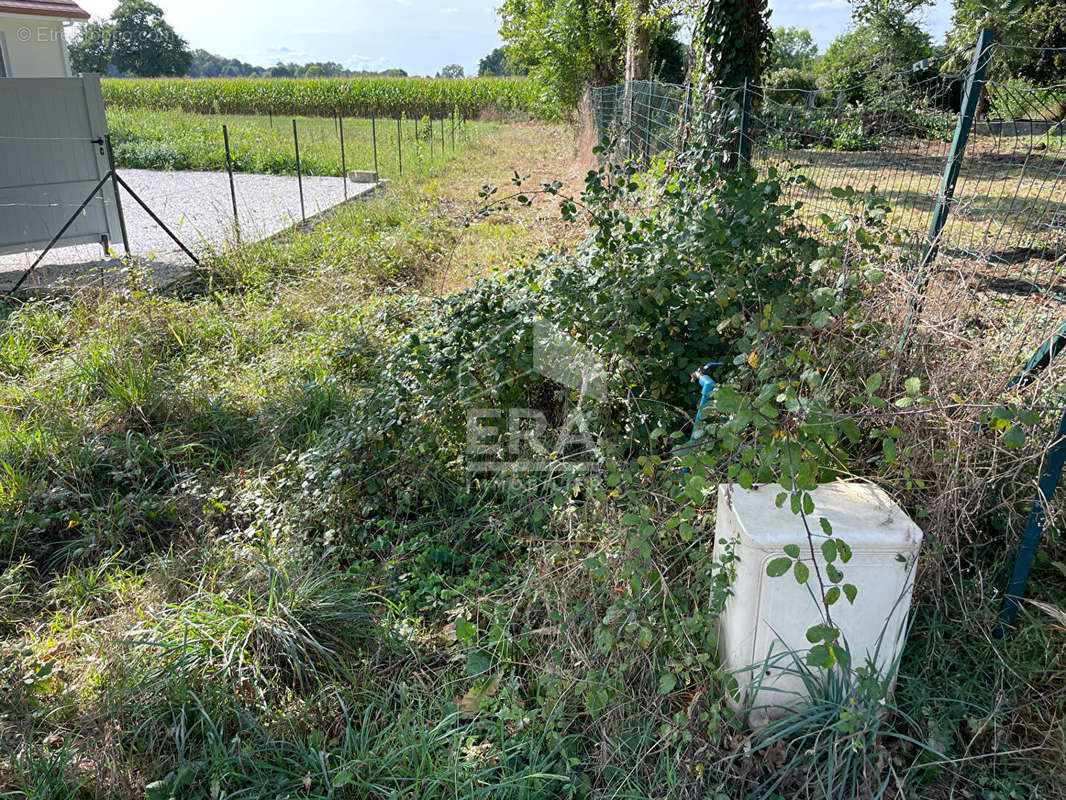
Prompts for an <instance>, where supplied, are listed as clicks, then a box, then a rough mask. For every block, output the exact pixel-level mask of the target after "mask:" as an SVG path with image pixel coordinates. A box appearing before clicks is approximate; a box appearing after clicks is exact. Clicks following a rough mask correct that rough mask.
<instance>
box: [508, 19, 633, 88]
mask: <svg viewBox="0 0 1066 800" xmlns="http://www.w3.org/2000/svg"><path fill="white" fill-rule="evenodd" d="M499 13H500V20H501V24H500V35H501V36H502V37H503V39H504V41H505V42H506V44H507V48H508V51H509V54H510V56H511V58H512V59H513V60H514V61H515V62H516V63H517V64H519V65H521V66H524V67H526V68H527V69H528V70H529V74H530V76H531V77H532V79H533V80H534V81H536V82H537V84H539V85H540V87H541V89H542V91H543V93H544V96H545V101H546V102H547V103H548V104H553V105H561V106H573V105H575V104H576V103H577V101H578V98H579V97H580V96H581V92H582V90H583V88H584V86H585V84H586V83H591V84H593V85H594V86H607V85H609V84H612V83H615V82H616V81H617V80H618V79H619V77H620V73H621V66H622V55H623V52H624V46H625V40H626V32H625V25H624V21H623V20H622V19H621V16H620V14H619V13H618V5H617V4H616V3H615V2H614V1H613V0H503V5H501V6H500V9H499Z"/></svg>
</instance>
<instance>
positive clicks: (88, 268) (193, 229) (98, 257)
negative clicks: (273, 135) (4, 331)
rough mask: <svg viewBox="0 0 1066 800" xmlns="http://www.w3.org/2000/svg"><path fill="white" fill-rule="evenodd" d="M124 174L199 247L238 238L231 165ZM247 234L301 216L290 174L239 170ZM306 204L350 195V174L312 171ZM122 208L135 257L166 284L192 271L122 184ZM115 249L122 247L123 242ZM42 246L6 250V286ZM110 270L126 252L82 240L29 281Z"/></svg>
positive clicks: (54, 254)
mask: <svg viewBox="0 0 1066 800" xmlns="http://www.w3.org/2000/svg"><path fill="white" fill-rule="evenodd" d="M121 175H122V177H123V178H125V180H126V182H127V183H129V185H130V186H131V187H133V190H134V191H135V192H137V194H138V195H140V197H141V199H143V200H144V201H145V202H146V203H147V204H148V206H149V207H150V208H151V209H152V210H153V211H154V212H155V213H156V214H157V215H158V216H159V218H160V219H162V220H163V221H164V222H165V223H166V224H167V226H168V227H170V229H171V230H172V231H174V233H175V234H177V235H178V237H179V238H180V239H181V240H182V241H183V242H184V243H185V245H186V246H187V247H188V248H189V249H190V250H192V251H193V252H194V253H199V252H201V251H202V250H203V249H204V248H205V246H209V245H221V244H225V243H226V242H229V241H232V240H233V238H234V227H233V204H232V201H231V199H230V190H229V178H228V176H227V175H226V173H224V172H157V171H154V170H143V169H124V170H121ZM234 181H235V183H236V188H237V210H238V213H239V215H240V223H241V237H242V239H243V240H244V241H254V240H259V239H264V238H267V237H269V236H273V235H274V234H276V233H279V232H281V231H283V230H286V229H288V228H291V227H292V226H293V225H296V224H298V223H299V222H300V221H301V215H300V193H299V187H298V184H297V180H296V178H294V177H289V176H284V175H242V174H238V175H235V176H234ZM303 187H304V205H305V207H306V210H307V216H308V218H310V217H313V216H315V215H317V214H321V213H322V212H324V211H327V210H329V209H330V208H333V207H335V206H337V205H339V204H341V203H343V202H344V179H343V178H321V177H306V178H304V179H303ZM373 191H374V184H370V183H351V182H349V183H348V197H349V199H354V198H356V197H360V196H364V195H367V194H369V193H371V192H373ZM122 208H123V211H124V213H125V217H126V229H127V231H128V232H129V238H130V249H131V251H132V252H133V254H134V255H135V256H140V257H144V258H148V259H151V261H152V267H153V270H154V271H155V273H156V277H157V280H159V281H161V282H163V283H166V282H169V281H170V280H172V279H173V278H175V277H178V276H179V275H181V274H183V273H185V272H187V271H188V269H189V267H191V266H192V261H191V260H190V259H189V257H188V256H186V255H185V254H184V253H183V252H181V249H180V248H178V246H177V245H175V244H174V242H173V241H172V240H171V239H170V238H169V237H168V236H167V235H166V233H164V232H163V230H162V229H161V228H160V227H159V226H158V225H156V224H155V222H153V221H152V219H151V217H149V216H148V214H146V213H145V212H144V210H143V209H142V208H141V207H140V206H139V205H138V204H137V203H136V202H135V201H134V200H133V198H131V197H130V196H129V195H128V194H126V192H125V191H124V190H123V193H122ZM112 249H113V250H114V251H115V252H116V253H119V254H121V253H122V245H121V244H118V243H114V244H113V245H112ZM38 255H40V251H35V252H28V253H16V254H11V255H0V290H2V289H4V288H9V287H11V286H12V285H14V283H15V281H17V280H18V278H19V277H20V276H21V274H22V272H23V271H25V270H26V268H27V267H29V266H30V265H31V264H32V263H33V262H34V260H35V259H36V258H37V256H38ZM102 274H106V275H108V276H109V277H108V280H110V281H113V280H115V279H116V276H121V274H122V263H121V260H120V259H115V258H111V259H106V258H104V257H103V253H102V251H101V248H100V246H99V245H77V246H73V247H59V248H54V249H53V250H51V251H50V252H49V253H48V255H47V256H46V257H45V260H44V262H43V263H42V264H41V265H40V266H39V267H38V268H37V269H36V270H35V271H34V273H33V274H32V275H31V276H30V277H29V279H28V280H27V281H26V283H24V284H23V285H24V286H27V287H44V286H55V285H57V284H63V283H67V284H84V283H94V282H96V281H99V280H101V279H102V278H101V275H102Z"/></svg>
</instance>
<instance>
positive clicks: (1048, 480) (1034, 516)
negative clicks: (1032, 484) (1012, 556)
mask: <svg viewBox="0 0 1066 800" xmlns="http://www.w3.org/2000/svg"><path fill="white" fill-rule="evenodd" d="M1064 463H1066V414H1064V415H1063V417H1062V420H1061V422H1059V430H1058V433H1056V434H1055V442H1054V443H1053V444H1052V445H1051V449H1050V450H1048V452H1047V455H1046V456H1045V458H1044V464H1043V467H1042V468H1041V470H1040V483H1039V486H1038V488H1037V490H1036V500H1034V501H1033V507H1032V509H1031V510H1030V512H1029V521H1028V522H1027V523H1026V525H1025V533H1023V534H1022V544H1021V547H1020V548H1019V549H1018V559H1017V561H1015V563H1014V573H1013V574H1012V575H1011V579H1010V583H1009V584H1008V585H1007V591H1006V592H1005V594H1004V597H1003V607H1002V609H1000V612H999V624H1000V626H1001V627H1000V630H998V631H997V634H998V635H1000V636H1001V635H1002V633H1003V630H1002V628H1003V627H1013V626H1014V623H1015V622H1016V621H1017V619H1018V606H1019V602H1020V600H1021V599H1022V597H1023V596H1024V595H1025V589H1026V586H1028V584H1029V573H1030V571H1031V570H1032V568H1033V561H1034V560H1036V550H1037V547H1038V546H1039V545H1040V539H1041V538H1042V537H1043V535H1044V527H1045V526H1046V524H1047V510H1048V506H1049V505H1050V503H1051V496H1052V495H1053V494H1055V487H1057V486H1058V485H1059V479H1060V478H1061V477H1062V467H1063V464H1064Z"/></svg>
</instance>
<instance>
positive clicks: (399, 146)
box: [396, 117, 403, 176]
mask: <svg viewBox="0 0 1066 800" xmlns="http://www.w3.org/2000/svg"><path fill="white" fill-rule="evenodd" d="M402 122H403V118H402V117H397V118H396V152H397V153H399V157H400V175H401V176H402V175H403V124H402Z"/></svg>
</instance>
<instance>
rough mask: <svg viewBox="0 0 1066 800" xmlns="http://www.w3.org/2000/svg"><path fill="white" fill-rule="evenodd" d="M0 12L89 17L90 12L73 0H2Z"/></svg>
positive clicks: (77, 17)
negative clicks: (72, 0)
mask: <svg viewBox="0 0 1066 800" xmlns="http://www.w3.org/2000/svg"><path fill="white" fill-rule="evenodd" d="M0 14H32V15H34V16H38V17H60V18H62V19H88V18H89V13H88V12H87V11H85V9H83V8H82V7H81V6H79V5H78V4H77V3H74V2H71V0H0Z"/></svg>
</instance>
